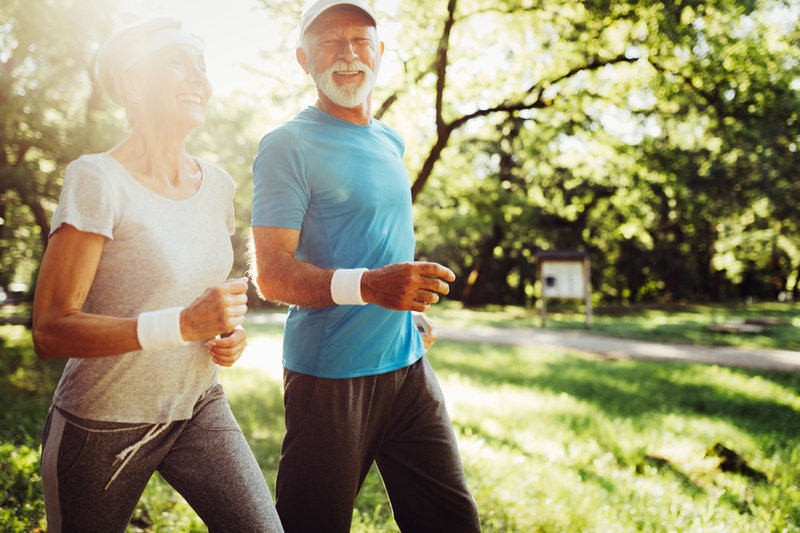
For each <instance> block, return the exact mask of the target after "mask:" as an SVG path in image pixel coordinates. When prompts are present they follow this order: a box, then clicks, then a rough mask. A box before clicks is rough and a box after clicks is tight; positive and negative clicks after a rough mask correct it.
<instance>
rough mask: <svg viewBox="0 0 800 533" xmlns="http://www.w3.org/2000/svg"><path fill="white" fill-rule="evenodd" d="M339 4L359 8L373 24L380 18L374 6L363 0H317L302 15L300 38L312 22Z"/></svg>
mask: <svg viewBox="0 0 800 533" xmlns="http://www.w3.org/2000/svg"><path fill="white" fill-rule="evenodd" d="M337 6H352V7H355V8H358V9H360V10H361V11H363V12H364V13H366V14H367V16H369V18H371V19H372V23H373V24H377V21H378V19H377V17H376V16H375V11H374V10H373V9H372V6H370V5H369V4H368V3H367V2H365V1H363V0H353V1H351V2H338V1H336V0H317V1H316V2H314V3H313V4H311V6H310V7H309V8H308V9H306V10H305V11H304V12H303V16H302V17H300V33H299V34H298V35H299V36H300V38H301V39H302V38H303V35H304V34H305V33H306V30H308V27H309V26H311V24H313V22H314V21H315V20H317V19H318V18H319V16H320V15H322V14H323V13H325V12H326V11H327V10H329V9H330V8H332V7H337Z"/></svg>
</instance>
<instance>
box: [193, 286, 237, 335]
mask: <svg viewBox="0 0 800 533" xmlns="http://www.w3.org/2000/svg"><path fill="white" fill-rule="evenodd" d="M245 313H247V278H239V279H233V280H229V281H226V282H225V283H221V284H219V285H215V286H213V287H209V288H208V289H206V290H205V292H203V294H201V295H200V296H199V297H198V298H196V299H195V300H194V301H193V302H192V303H191V304H190V305H189V306H188V307H187V308H186V309H184V310H183V311H181V336H182V337H183V340H185V341H199V340H206V339H211V338H214V337H216V336H217V335H221V334H232V333H233V332H234V330H235V329H236V328H237V327H239V326H241V325H242V322H244V315H245Z"/></svg>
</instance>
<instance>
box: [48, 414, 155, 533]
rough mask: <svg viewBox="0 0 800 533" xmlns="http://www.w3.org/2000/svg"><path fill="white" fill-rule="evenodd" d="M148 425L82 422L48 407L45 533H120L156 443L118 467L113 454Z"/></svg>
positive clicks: (142, 485)
mask: <svg viewBox="0 0 800 533" xmlns="http://www.w3.org/2000/svg"><path fill="white" fill-rule="evenodd" d="M153 427H154V426H153V425H151V424H135V425H134V424H118V423H112V422H97V421H92V420H83V419H79V418H75V417H72V416H70V415H68V414H65V413H62V412H60V411H59V410H58V409H55V408H51V410H50V414H49V415H48V420H47V424H46V425H45V431H44V435H43V441H42V464H41V472H42V482H43V485H44V493H45V507H46V510H47V526H48V529H47V530H48V532H50V533H58V532H62V531H63V532H70V531H81V532H90V531H97V532H100V531H102V532H114V531H125V528H126V527H127V525H128V522H129V520H130V517H131V515H132V514H133V511H134V509H135V508H136V504H137V502H138V501H139V497H140V496H141V494H142V491H144V488H145V486H146V485H147V482H148V480H149V479H150V477H151V476H152V475H153V472H155V468H156V465H157V464H158V462H159V461H160V455H159V452H158V450H156V449H155V447H156V444H157V443H154V442H151V443H147V444H143V445H142V447H141V448H140V449H139V450H138V452H137V453H135V454H134V455H133V456H132V458H131V459H130V460H129V462H128V463H127V464H125V466H124V468H122V469H120V466H121V461H119V460H118V459H117V455H118V454H119V453H120V452H121V451H123V450H125V449H126V448H128V447H129V446H131V445H132V444H135V443H137V442H140V441H141V440H142V439H143V438H144V437H145V435H147V434H148V432H150V431H152V429H153ZM115 474H116V477H114V476H115ZM112 478H113V481H111V480H112ZM109 481H111V483H110V484H109Z"/></svg>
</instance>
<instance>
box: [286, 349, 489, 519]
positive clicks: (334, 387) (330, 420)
mask: <svg viewBox="0 0 800 533" xmlns="http://www.w3.org/2000/svg"><path fill="white" fill-rule="evenodd" d="M284 404H285V406H286V436H285V437H284V441H283V449H282V451H281V460H280V465H279V467H278V479H277V484H276V487H275V501H276V506H277V508H278V513H279V514H280V517H281V520H282V521H283V525H284V527H285V528H286V531H287V532H288V533H294V532H302V533H306V532H314V533H317V532H323V531H324V532H325V533H346V532H348V531H349V530H350V522H351V519H352V516H353V505H354V503H355V500H356V496H357V494H358V491H359V490H360V488H361V485H362V484H363V482H364V479H365V478H366V476H367V473H368V472H369V469H370V467H371V466H372V463H373V462H375V463H376V464H377V465H378V469H379V471H380V473H381V477H382V478H383V483H384V485H385V487H386V491H387V493H388V496H389V500H390V502H391V505H392V512H393V513H394V518H395V521H396V522H397V524H398V525H399V527H400V529H401V530H402V531H404V532H411V531H413V532H423V531H430V532H436V533H441V532H447V533H475V532H478V531H480V521H479V518H478V509H477V507H476V505H475V501H474V500H473V498H472V495H471V494H470V492H469V489H468V488H467V481H466V477H465V475H464V470H463V467H462V464H461V457H460V456H459V452H458V443H457V442H456V438H455V434H454V432H453V427H452V424H451V422H450V418H449V416H448V414H447V410H446V408H445V403H444V397H443V395H442V392H441V390H440V388H439V384H438V382H437V380H436V377H435V375H434V373H433V369H432V368H431V366H430V364H429V363H428V361H427V359H425V358H422V359H420V360H419V361H417V362H416V363H414V364H413V365H411V366H409V367H406V368H402V369H400V370H396V371H394V372H389V373H387V374H380V375H376V376H365V377H360V378H351V379H324V378H316V377H313V376H309V375H305V374H299V373H296V372H291V371H288V370H287V371H285V372H284Z"/></svg>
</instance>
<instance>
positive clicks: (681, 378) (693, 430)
mask: <svg viewBox="0 0 800 533" xmlns="http://www.w3.org/2000/svg"><path fill="white" fill-rule="evenodd" d="M678 311H679V312H678ZM745 311H746V312H747V313H752V314H751V315H749V316H758V317H762V316H773V317H777V318H781V320H782V322H781V323H780V324H776V325H774V326H770V327H771V328H772V330H771V331H769V332H767V333H768V334H767V335H766V336H767V337H769V338H770V339H771V340H763V339H760V338H758V337H759V336H755V337H753V336H750V337H748V336H747V335H740V336H738V337H739V338H737V337H736V336H730V335H728V336H719V339H717V341H716V342H717V343H719V342H725V343H730V344H738V345H748V344H750V345H757V346H763V345H764V344H765V343H766V344H770V343H772V345H773V347H779V348H785V349H800V348H796V347H795V346H800V342H798V339H797V331H795V330H797V329H799V328H798V324H797V323H796V322H795V320H796V319H795V318H794V317H795V316H796V315H798V313H797V311H798V307H797V306H795V305H789V306H783V307H781V306H778V307H772V306H764V307H762V308H760V309H754V308H752V307H751V308H748V309H746V310H745ZM742 312H743V311H742V310H739V309H730V310H724V309H721V308H720V309H714V310H713V312H711V311H710V310H709V309H708V308H690V307H685V308H681V309H680V310H677V309H672V310H668V309H647V310H642V309H639V310H636V312H635V313H633V314H629V313H621V312H620V311H619V310H614V312H613V313H612V312H609V313H607V314H606V313H602V312H601V313H597V314H595V327H594V328H593V330H594V331H596V332H600V329H601V328H602V329H604V330H605V331H603V332H604V333H607V334H618V335H621V336H628V337H637V336H639V335H641V337H637V338H648V339H653V338H654V337H655V338H661V337H660V336H661V335H662V334H663V335H664V336H665V337H666V338H670V340H679V341H683V342H701V341H702V342H703V343H712V342H714V339H715V338H716V337H717V336H718V334H713V333H712V332H709V331H708V330H707V329H706V327H705V325H706V324H708V323H710V322H709V320H729V319H731V318H737V317H743V316H744V315H743V314H742ZM432 314H433V315H434V317H435V318H436V319H437V322H439V323H441V324H446V325H448V326H450V327H454V326H458V325H461V326H464V327H469V325H471V324H489V325H499V326H531V325H533V326H537V325H538V321H536V319H538V316H537V315H535V314H531V313H530V312H528V311H523V310H518V309H517V310H515V309H493V310H486V311H481V312H477V311H470V312H466V311H463V310H460V309H458V308H457V307H455V306H442V307H441V308H438V309H437V310H436V311H435V312H434V313H432ZM709 314H711V315H713V316H712V317H711V318H709V316H708V315H709ZM744 318H746V317H744ZM582 320H583V318H582V315H580V314H574V313H563V314H558V313H554V314H552V315H549V316H548V326H549V327H557V328H566V327H576V328H582V327H583V325H582ZM675 324H679V326H677V327H676V326H674V325H675ZM670 328H675V329H673V330H672V333H671V334H668V333H664V330H666V331H669V330H670ZM248 331H249V335H250V338H251V340H253V341H255V340H256V339H270V340H273V341H276V340H278V339H279V337H280V326H279V325H276V324H271V323H265V324H251V325H249V326H248ZM677 332H683V333H682V334H681V335H682V336H680V335H678V333H677ZM709 335H710V340H709V337H708V336H709ZM696 336H699V337H700V338H698V339H695V338H694V337H696ZM775 337H777V338H779V339H780V340H779V342H776V341H775ZM0 343H2V344H0V346H1V347H2V353H3V357H2V359H0V372H1V373H0V465H3V467H2V470H0V530H2V531H15V532H17V531H19V532H22V531H35V530H36V529H37V528H41V530H44V529H45V523H44V520H43V504H42V500H41V487H40V480H39V479H38V453H39V452H38V447H39V442H40V437H39V434H40V431H41V424H42V422H43V420H44V413H45V412H46V410H47V406H48V404H49V399H50V395H51V394H52V390H53V387H54V386H55V382H56V380H57V378H58V374H59V371H60V365H58V364H52V363H47V364H45V363H41V362H39V361H38V360H36V358H35V357H34V356H33V354H32V352H31V349H30V342H29V339H28V335H27V333H26V330H25V329H24V328H22V327H19V326H4V327H0ZM793 343H798V344H793ZM252 344H253V345H254V346H259V344H258V343H257V342H253V343H252ZM273 355H274V354H273ZM264 356H265V357H267V356H269V354H264ZM430 359H431V362H432V364H433V366H434V368H435V369H436V370H437V373H438V375H439V378H440V381H441V383H442V386H443V388H444V390H445V394H446V396H447V401H448V406H449V408H450V411H451V415H452V418H453V423H454V426H455V428H456V431H457V434H458V437H459V442H460V445H461V450H462V456H463V459H464V464H465V468H466V470H467V475H468V479H469V482H470V485H471V488H472V490H473V494H474V496H475V498H476V500H477V502H478V506H479V508H480V511H481V518H482V521H483V525H484V531H487V532H501V531H502V532H526V533H527V532H604V533H605V532H629V531H640V532H673V531H676V532H716V531H719V532H726V533H727V532H759V533H761V532H776V533H777V532H792V531H800V374H794V373H779V372H757V371H752V370H740V369H729V368H721V367H715V366H703V365H694V364H672V363H658V362H643V361H630V360H621V361H608V360H602V359H596V358H593V357H590V356H585V355H578V354H564V353H562V352H556V351H553V352H550V351H544V350H539V349H532V348H530V347H527V348H523V347H508V346H504V347H500V346H491V345H472V344H461V343H457V342H450V341H440V342H439V343H437V345H436V346H435V347H434V349H433V350H432V351H431V354H430ZM222 381H223V384H224V386H225V389H226V392H227V394H228V396H229V398H230V401H231V404H232V407H233V410H234V413H235V414H236V416H237V418H238V419H239V422H240V424H241V426H242V429H243V430H244V432H245V434H246V435H247V436H248V438H249V440H250V443H251V446H252V447H253V450H254V452H255V454H256V456H257V458H258V459H259V462H260V464H261V466H262V468H263V470H264V475H265V476H266V478H267V480H268V482H269V483H270V485H271V486H272V484H273V483H274V479H275V470H276V468H277V462H278V457H279V453H280V442H281V438H282V431H283V420H282V403H281V393H280V381H279V378H278V376H277V375H276V374H275V372H268V371H259V370H257V369H253V368H236V367H234V368H232V369H225V370H224V371H223V374H222ZM203 530H204V528H203V526H202V524H201V523H200V522H199V521H198V520H197V518H196V517H195V516H194V514H193V512H192V511H191V510H190V509H189V508H188V507H187V506H186V504H185V503H184V502H183V500H182V499H181V498H180V496H178V495H177V494H176V493H175V492H174V491H172V489H171V488H170V487H169V486H168V485H166V484H165V483H164V482H163V481H162V480H160V478H158V477H155V478H154V479H153V481H152V482H151V483H150V485H149V486H148V488H147V491H146V493H145V495H144V497H143V498H142V501H141V503H140V505H139V507H138V509H137V512H136V514H135V516H134V520H133V521H132V525H131V528H130V531H203ZM352 530H353V531H355V532H383V531H397V529H396V527H395V526H394V523H393V521H392V519H391V509H390V507H389V503H388V501H387V499H386V497H385V494H384V492H383V487H382V485H381V481H380V477H379V476H378V474H377V472H375V471H373V472H372V473H371V474H370V476H369V477H368V479H367V482H366V484H365V487H364V489H363V490H362V493H361V495H360V496H359V500H358V502H357V507H356V509H355V510H354V520H353V528H352Z"/></svg>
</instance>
